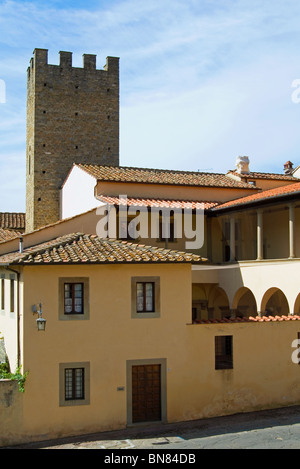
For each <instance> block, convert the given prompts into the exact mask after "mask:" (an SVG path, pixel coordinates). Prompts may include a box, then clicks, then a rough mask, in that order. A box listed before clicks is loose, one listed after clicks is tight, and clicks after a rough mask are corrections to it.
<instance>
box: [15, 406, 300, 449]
mask: <svg viewBox="0 0 300 469" xmlns="http://www.w3.org/2000/svg"><path fill="white" fill-rule="evenodd" d="M16 448H25V449H38V448H39V449H109V450H119V449H124V450H125V449H127V450H135V449H152V450H154V449H156V450H157V449H164V450H166V449H168V450H171V449H172V450H178V451H184V450H188V449H190V450H193V449H195V450H196V449H300V406H297V407H289V408H284V409H277V410H268V411H261V412H254V413H247V414H238V415H233V416H226V417H218V418H212V419H205V420H197V421H195V422H184V423H180V424H166V425H156V426H150V427H139V428H137V427H135V428H128V429H126V430H121V431H114V432H107V433H98V434H93V435H85V436H80V437H74V438H68V439H62V440H55V441H47V442H43V443H35V444H28V445H22V446H18V447H16ZM130 453H131V454H132V451H131V452H130Z"/></svg>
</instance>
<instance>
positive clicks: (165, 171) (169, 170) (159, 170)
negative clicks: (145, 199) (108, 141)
mask: <svg viewBox="0 0 300 469" xmlns="http://www.w3.org/2000/svg"><path fill="white" fill-rule="evenodd" d="M76 165H77V166H82V167H84V166H87V167H88V166H90V167H95V168H111V169H117V170H118V169H136V170H139V171H154V172H164V173H181V174H182V173H186V174H213V175H216V176H226V173H213V172H208V171H196V170H190V171H189V170H185V169H163V168H144V167H140V166H113V165H105V164H89V163H76Z"/></svg>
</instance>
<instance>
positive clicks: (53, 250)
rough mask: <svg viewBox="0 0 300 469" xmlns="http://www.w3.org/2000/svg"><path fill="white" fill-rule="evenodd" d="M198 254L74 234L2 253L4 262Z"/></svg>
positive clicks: (191, 257) (176, 258)
mask: <svg viewBox="0 0 300 469" xmlns="http://www.w3.org/2000/svg"><path fill="white" fill-rule="evenodd" d="M202 261H205V259H203V258H201V257H200V256H197V255H195V254H191V253H187V252H181V251H175V250H171V249H164V248H157V247H151V246H145V245H139V244H134V243H130V242H127V241H119V240H112V239H103V238H99V237H98V236H97V235H87V234H82V233H73V234H69V235H65V236H62V237H60V238H56V239H53V240H51V241H48V242H46V243H42V244H40V245H36V246H32V247H30V248H25V249H24V251H23V252H22V253H19V252H13V253H10V254H5V255H2V256H0V265H1V264H15V265H16V264H21V265H40V264H102V263H127V262H129V263H144V262H145V263H153V262H154V263H159V262H163V263H180V262H184V263H200V262H202Z"/></svg>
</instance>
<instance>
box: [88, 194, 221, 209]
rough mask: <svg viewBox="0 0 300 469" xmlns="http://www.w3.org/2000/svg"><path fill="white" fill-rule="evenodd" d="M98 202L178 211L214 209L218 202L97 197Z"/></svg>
mask: <svg viewBox="0 0 300 469" xmlns="http://www.w3.org/2000/svg"><path fill="white" fill-rule="evenodd" d="M97 198H98V200H100V201H101V202H104V203H106V204H111V205H126V204H127V205H128V206H136V207H157V208H171V209H175V208H180V209H185V208H186V209H188V208H189V209H203V210H207V209H209V208H212V207H215V206H217V205H218V204H219V202H199V201H195V200H169V199H146V198H135V197H127V198H122V197H115V196H107V195H101V196H98V197H97Z"/></svg>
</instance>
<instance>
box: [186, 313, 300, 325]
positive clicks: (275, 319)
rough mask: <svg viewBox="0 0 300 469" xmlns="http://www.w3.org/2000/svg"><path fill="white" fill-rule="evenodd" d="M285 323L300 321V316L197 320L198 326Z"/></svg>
mask: <svg viewBox="0 0 300 469" xmlns="http://www.w3.org/2000/svg"><path fill="white" fill-rule="evenodd" d="M283 321H300V316H297V315H289V316H250V317H249V318H246V317H245V318H232V319H226V318H223V319H196V320H195V321H194V322H195V323H196V324H226V323H227V324H236V323H239V324H240V323H244V322H247V323H253V322H283Z"/></svg>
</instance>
